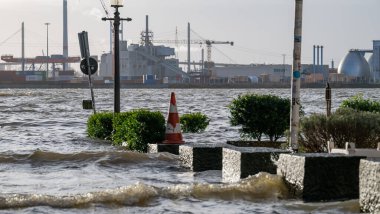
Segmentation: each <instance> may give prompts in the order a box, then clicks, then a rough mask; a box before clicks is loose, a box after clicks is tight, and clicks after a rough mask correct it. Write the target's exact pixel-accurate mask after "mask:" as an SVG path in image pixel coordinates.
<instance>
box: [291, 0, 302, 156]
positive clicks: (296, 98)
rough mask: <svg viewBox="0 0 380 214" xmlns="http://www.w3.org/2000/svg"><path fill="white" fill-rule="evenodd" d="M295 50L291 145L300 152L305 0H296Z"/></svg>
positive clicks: (294, 150)
mask: <svg viewBox="0 0 380 214" xmlns="http://www.w3.org/2000/svg"><path fill="white" fill-rule="evenodd" d="M295 3H296V4H295V23H294V52H293V75H292V83H291V84H292V94H291V111H290V113H291V116H290V147H291V149H292V151H293V152H298V130H299V120H300V118H299V110H300V88H301V79H300V78H301V47H302V46H301V45H302V7H303V0H295Z"/></svg>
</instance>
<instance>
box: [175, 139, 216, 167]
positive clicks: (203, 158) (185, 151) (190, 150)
mask: <svg viewBox="0 0 380 214" xmlns="http://www.w3.org/2000/svg"><path fill="white" fill-rule="evenodd" d="M222 149H223V145H220V144H219V145H216V144H187V145H181V146H180V147H179V159H180V160H181V163H182V165H183V166H185V167H186V168H190V169H191V170H192V171H194V172H201V171H207V170H222Z"/></svg>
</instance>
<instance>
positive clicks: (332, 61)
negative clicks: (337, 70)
mask: <svg viewBox="0 0 380 214" xmlns="http://www.w3.org/2000/svg"><path fill="white" fill-rule="evenodd" d="M334 67H335V62H334V59H332V60H331V68H332V69H334Z"/></svg>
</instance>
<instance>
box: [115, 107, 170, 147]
mask: <svg viewBox="0 0 380 214" xmlns="http://www.w3.org/2000/svg"><path fill="white" fill-rule="evenodd" d="M119 130H120V131H121V132H122V133H118V132H117V131H115V134H117V135H114V137H113V140H114V143H116V144H119V145H120V142H126V146H127V148H128V149H130V150H135V151H140V152H146V151H147V148H148V144H149V143H157V142H161V141H163V140H164V138H165V118H164V116H163V115H162V114H161V113H160V112H150V111H148V110H135V111H132V112H131V114H130V115H129V116H128V117H127V118H126V120H125V121H124V122H123V123H122V125H121V127H119Z"/></svg>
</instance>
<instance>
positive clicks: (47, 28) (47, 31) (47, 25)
mask: <svg viewBox="0 0 380 214" xmlns="http://www.w3.org/2000/svg"><path fill="white" fill-rule="evenodd" d="M45 25H46V73H49V25H50V23H45ZM53 77H55V75H54V70H53Z"/></svg>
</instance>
